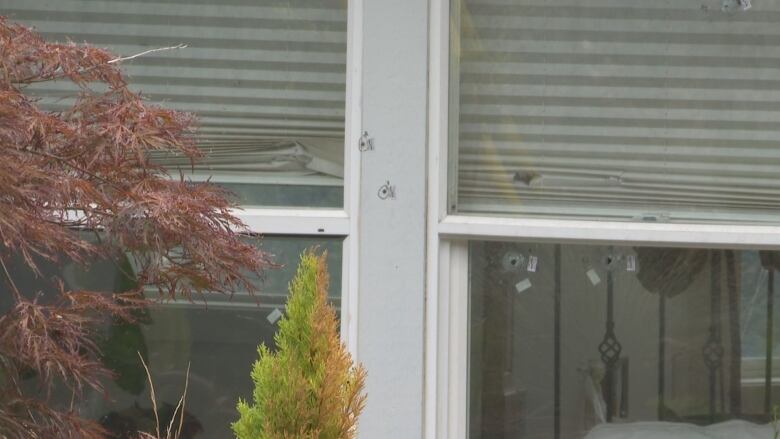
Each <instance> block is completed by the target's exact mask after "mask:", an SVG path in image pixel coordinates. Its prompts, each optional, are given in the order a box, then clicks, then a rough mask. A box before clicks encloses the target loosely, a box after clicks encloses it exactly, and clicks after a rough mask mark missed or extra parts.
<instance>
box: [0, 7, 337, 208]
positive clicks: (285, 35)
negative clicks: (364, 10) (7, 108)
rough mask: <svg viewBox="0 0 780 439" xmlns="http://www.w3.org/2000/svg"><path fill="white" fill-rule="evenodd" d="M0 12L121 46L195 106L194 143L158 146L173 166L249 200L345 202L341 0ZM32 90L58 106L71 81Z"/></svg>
mask: <svg viewBox="0 0 780 439" xmlns="http://www.w3.org/2000/svg"><path fill="white" fill-rule="evenodd" d="M2 5H3V15H7V16H9V17H10V19H12V20H15V21H19V22H21V23H23V24H26V25H30V26H34V27H36V28H37V29H38V30H39V31H40V32H42V33H43V34H44V36H45V37H46V38H48V39H50V40H56V41H66V40H72V41H76V42H82V41H86V42H88V43H90V44H92V45H94V46H97V47H106V48H109V49H110V50H112V51H113V52H114V53H116V54H118V55H122V56H129V55H134V54H137V53H141V52H144V51H147V50H150V49H157V48H163V47H171V46H176V45H178V44H182V43H183V44H186V45H187V47H186V48H180V49H174V50H165V51H157V52H152V53H148V54H146V55H144V56H141V57H139V58H136V59H133V60H130V61H126V62H124V63H123V67H124V69H125V71H126V72H127V75H128V77H129V82H130V84H131V85H132V88H133V89H135V90H137V91H141V92H143V93H144V95H146V96H147V97H148V98H149V99H150V100H151V101H153V102H156V103H162V104H163V105H165V106H167V107H171V108H176V109H180V110H184V111H189V112H194V113H196V114H197V116H198V119H199V123H198V125H199V133H200V146H201V148H202V149H203V150H204V151H206V152H207V153H208V154H209V155H208V157H207V158H206V159H205V160H203V161H202V162H200V163H199V164H197V165H196V166H195V168H194V170H193V168H192V167H191V166H190V163H189V161H188V160H186V159H183V158H182V157H176V156H170V155H169V156H158V157H157V161H158V162H160V163H162V164H164V165H166V166H168V167H169V168H170V169H171V171H172V174H173V175H174V177H176V178H178V176H179V172H182V173H183V174H184V175H185V177H187V178H191V179H193V180H195V181H204V180H206V179H207V178H209V177H211V180H212V181H214V182H217V183H223V184H225V185H226V186H228V187H229V188H231V189H236V191H235V192H236V194H237V195H238V196H239V200H240V202H241V203H242V204H245V205H265V206H290V207H331V208H334V207H341V206H342V205H343V176H344V114H345V95H346V79H345V78H346V47H347V46H346V41H347V0H294V1H288V0H230V1H229V2H225V1H221V0H186V1H180V0H159V1H154V2H152V1H147V0H143V1H126V0H69V1H61V2H51V1H48V0H5V1H3V2H2ZM35 92H36V93H37V94H38V95H40V96H44V97H46V98H47V102H48V103H49V104H50V108H53V109H62V108H64V107H65V106H66V105H68V104H69V101H67V100H62V99H61V98H62V97H63V96H70V95H72V94H73V92H74V89H73V88H72V87H69V86H68V84H65V83H61V82H58V83H46V84H39V85H37V86H36V87H35Z"/></svg>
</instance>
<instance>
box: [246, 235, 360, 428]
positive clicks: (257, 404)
mask: <svg viewBox="0 0 780 439" xmlns="http://www.w3.org/2000/svg"><path fill="white" fill-rule="evenodd" d="M328 282H329V276H328V270H327V264H326V255H325V254H321V255H317V254H316V253H315V252H314V251H312V250H308V251H306V252H304V254H303V255H301V261H300V265H299V266H298V272H297V274H296V276H295V278H294V279H293V281H292V282H291V283H290V287H289V288H290V296H289V298H288V302H287V311H286V316H284V317H282V319H281V321H280V323H279V331H278V332H277V334H276V337H275V341H276V346H277V351H276V352H272V351H271V350H270V349H268V347H267V346H265V345H264V344H261V345H260V347H259V348H258V353H259V355H260V358H259V360H258V361H256V362H255V364H254V367H253V369H252V373H251V376H252V381H253V382H254V385H255V389H254V392H253V402H252V403H251V404H250V403H248V402H246V401H239V402H238V412H239V414H240V418H239V420H238V421H237V422H235V423H234V424H233V431H234V432H235V434H236V437H237V438H238V439H293V438H294V439H352V438H354V437H355V436H356V428H357V418H358V415H359V414H360V412H361V410H362V409H363V406H364V405H365V398H366V397H365V395H364V394H363V385H364V382H365V375H366V374H365V370H364V369H363V367H362V366H360V365H358V366H355V365H354V364H353V362H352V357H351V356H350V354H349V352H347V350H346V349H345V347H344V345H342V344H341V341H340V340H339V334H338V320H337V319H336V312H335V310H334V309H333V307H332V306H330V304H328V301H327V292H328Z"/></svg>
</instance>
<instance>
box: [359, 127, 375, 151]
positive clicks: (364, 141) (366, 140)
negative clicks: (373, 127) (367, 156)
mask: <svg viewBox="0 0 780 439" xmlns="http://www.w3.org/2000/svg"><path fill="white" fill-rule="evenodd" d="M358 149H359V150H360V151H361V152H366V151H373V150H374V139H373V138H372V137H369V135H368V131H363V134H362V135H361V136H360V140H359V141H358Z"/></svg>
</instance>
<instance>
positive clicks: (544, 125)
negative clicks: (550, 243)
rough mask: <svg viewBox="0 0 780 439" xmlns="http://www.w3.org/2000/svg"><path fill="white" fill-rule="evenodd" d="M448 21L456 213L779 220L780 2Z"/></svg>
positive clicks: (679, 3) (484, 6)
mask: <svg viewBox="0 0 780 439" xmlns="http://www.w3.org/2000/svg"><path fill="white" fill-rule="evenodd" d="M453 9H454V10H455V12H454V13H455V14H457V16H456V17H455V18H456V20H454V21H453V22H455V23H459V28H458V29H455V30H454V31H453V42H452V49H453V50H452V53H453V56H454V57H455V58H454V60H453V61H454V62H453V65H454V66H455V67H454V69H453V72H452V78H453V81H452V82H453V83H454V84H455V85H454V87H457V89H453V93H452V96H453V101H452V105H451V108H452V111H454V112H456V113H455V114H454V115H453V116H454V117H453V120H455V121H458V127H457V129H453V130H452V131H451V132H453V135H452V137H454V138H455V141H454V142H453V144H454V145H457V147H456V148H455V150H454V151H453V153H454V155H455V157H457V159H456V160H457V162H456V163H457V173H456V176H457V182H455V183H456V184H455V185H454V186H455V187H456V188H457V189H456V193H455V194H452V195H451V196H453V197H454V198H455V210H457V211H459V212H478V213H508V214H530V215H549V216H558V217H560V216H564V217H568V216H573V217H584V218H588V217H595V218H610V219H638V220H654V221H657V220H661V221H678V220H679V221H697V222H698V221H703V222H707V221H717V222H720V221H750V222H777V221H778V220H780V215H778V213H779V212H780V210H778V209H779V208H780V178H778V176H780V142H778V141H779V140H780V1H775V0H763V1H762V0H753V2H752V7H751V8H746V7H745V5H743V4H742V3H741V2H740V1H738V0H703V1H702V0H697V1H694V0H654V1H646V0H589V1H575V0H464V1H461V0H455V1H454V4H453Z"/></svg>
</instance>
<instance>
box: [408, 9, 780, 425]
mask: <svg viewBox="0 0 780 439" xmlns="http://www.w3.org/2000/svg"><path fill="white" fill-rule="evenodd" d="M430 8H431V9H430V21H429V39H430V41H429V43H430V45H429V47H430V49H429V53H430V56H429V66H428V72H429V75H428V89H429V92H428V99H429V114H428V188H427V195H428V212H427V221H428V230H427V233H428V238H427V261H426V263H427V267H426V303H427V307H426V314H425V319H426V334H425V388H424V395H425V401H424V416H425V418H424V424H423V425H424V427H423V428H424V431H423V438H424V439H466V438H467V436H468V382H467V380H468V348H469V345H468V281H469V279H468V245H467V243H468V241H469V240H523V241H541V242H546V241H549V242H564V243H581V244H599V243H607V242H612V243H621V244H626V245H628V244H631V245H637V244H639V245H641V244H645V245H659V246H665V247H683V246H684V247H703V248H707V247H712V248H714V247H728V248H736V249H739V248H750V249H768V248H774V249H777V248H780V227H778V226H767V225H727V224H677V223H631V222H613V221H603V222H601V221H592V220H591V221H585V220H558V219H538V218H518V217H498V216H496V217H489V216H476V215H475V216H471V215H449V214H448V213H447V202H448V198H447V197H448V187H449V186H448V185H449V184H450V183H449V182H448V178H447V172H448V168H451V165H450V164H449V162H448V152H449V146H448V145H449V139H448V137H449V135H450V133H451V132H453V130H452V129H453V127H452V126H450V125H451V123H450V115H449V107H448V105H449V103H448V99H449V96H450V87H449V83H450V81H449V69H450V56H449V53H450V47H449V44H450V35H449V26H450V23H451V19H450V0H430Z"/></svg>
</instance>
